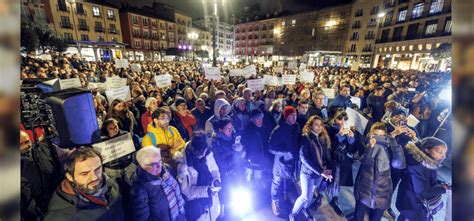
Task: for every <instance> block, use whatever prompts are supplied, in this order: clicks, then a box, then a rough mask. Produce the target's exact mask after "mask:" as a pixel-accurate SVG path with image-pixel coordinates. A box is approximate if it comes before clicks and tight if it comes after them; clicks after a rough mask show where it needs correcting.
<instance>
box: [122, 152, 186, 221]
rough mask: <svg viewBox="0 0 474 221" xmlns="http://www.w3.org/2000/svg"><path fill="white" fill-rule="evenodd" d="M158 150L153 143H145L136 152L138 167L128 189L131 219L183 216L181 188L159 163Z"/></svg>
mask: <svg viewBox="0 0 474 221" xmlns="http://www.w3.org/2000/svg"><path fill="white" fill-rule="evenodd" d="M160 151H161V150H160V149H159V148H156V147H155V146H146V147H143V148H142V149H140V150H139V151H137V153H136V158H137V161H138V164H139V167H137V170H136V174H135V176H134V177H133V185H132V188H131V192H130V207H131V212H132V217H133V220H163V221H181V220H185V216H184V200H183V198H182V196H181V190H180V188H179V185H178V182H177V181H176V180H175V179H174V178H173V176H171V174H170V173H169V172H168V170H167V169H166V168H164V167H163V161H162V159H161V153H160Z"/></svg>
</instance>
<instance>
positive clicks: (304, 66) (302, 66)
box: [300, 63, 306, 72]
mask: <svg viewBox="0 0 474 221" xmlns="http://www.w3.org/2000/svg"><path fill="white" fill-rule="evenodd" d="M304 70H306V64H305V63H301V64H300V72H303V71H304Z"/></svg>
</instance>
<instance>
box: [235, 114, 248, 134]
mask: <svg viewBox="0 0 474 221" xmlns="http://www.w3.org/2000/svg"><path fill="white" fill-rule="evenodd" d="M249 123H250V117H249V115H248V114H247V113H246V112H242V111H240V110H237V109H235V110H234V112H233V114H232V125H233V126H234V128H235V132H236V134H238V135H241V134H242V132H243V131H244V130H245V128H247V126H248V125H249Z"/></svg>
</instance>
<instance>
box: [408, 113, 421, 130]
mask: <svg viewBox="0 0 474 221" xmlns="http://www.w3.org/2000/svg"><path fill="white" fill-rule="evenodd" d="M418 123H420V121H419V120H418V119H417V118H416V117H415V116H413V115H412V114H410V115H409V116H408V117H407V125H408V126H410V127H413V128H414V127H416V125H418Z"/></svg>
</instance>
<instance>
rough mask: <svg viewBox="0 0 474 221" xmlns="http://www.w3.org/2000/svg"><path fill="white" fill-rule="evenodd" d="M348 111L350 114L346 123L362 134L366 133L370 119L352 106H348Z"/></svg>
mask: <svg viewBox="0 0 474 221" xmlns="http://www.w3.org/2000/svg"><path fill="white" fill-rule="evenodd" d="M346 113H347V116H348V120H347V121H346V123H348V124H349V126H351V127H355V128H356V130H357V131H358V132H359V133H360V134H364V131H365V127H367V123H369V120H367V118H365V117H364V116H363V115H362V114H360V113H359V112H357V111H355V110H354V109H352V108H346Z"/></svg>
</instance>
